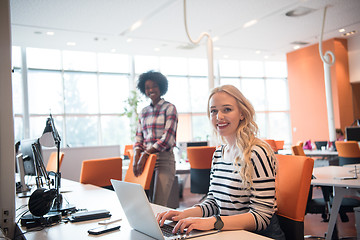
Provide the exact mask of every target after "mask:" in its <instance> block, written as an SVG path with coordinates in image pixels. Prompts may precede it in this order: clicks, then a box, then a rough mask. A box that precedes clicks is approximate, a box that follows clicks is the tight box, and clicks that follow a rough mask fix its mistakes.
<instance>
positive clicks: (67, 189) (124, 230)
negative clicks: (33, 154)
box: [16, 179, 269, 240]
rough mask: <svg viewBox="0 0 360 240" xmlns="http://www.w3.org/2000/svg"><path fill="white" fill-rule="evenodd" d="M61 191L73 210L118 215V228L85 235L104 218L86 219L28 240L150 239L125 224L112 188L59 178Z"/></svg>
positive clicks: (244, 234)
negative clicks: (103, 210) (74, 207)
mask: <svg viewBox="0 0 360 240" xmlns="http://www.w3.org/2000/svg"><path fill="white" fill-rule="evenodd" d="M61 192H63V193H62V194H63V198H64V201H65V200H67V201H69V203H70V204H74V205H75V206H76V208H77V209H87V210H89V211H91V210H99V209H107V210H109V211H110V212H111V214H112V216H111V218H110V219H111V220H113V219H119V218H122V221H121V222H118V223H119V225H121V229H120V230H117V231H113V232H109V233H105V234H101V235H99V236H95V235H89V234H88V233H87V230H89V229H92V228H96V227H100V225H99V224H98V223H99V222H100V221H103V220H104V219H97V220H90V221H84V222H77V223H71V222H68V223H63V222H62V223H59V224H57V225H54V226H52V227H48V228H45V229H43V230H41V231H34V232H28V233H25V234H24V236H25V237H26V239H30V240H33V239H34V240H45V239H51V240H57V239H61V240H63V239H76V240H81V239H95V238H98V237H101V239H104V240H106V239H109V240H110V239H111V240H113V239H131V240H135V239H136V240H140V239H141V240H142V239H144V240H146V239H153V238H151V237H149V236H147V235H144V234H142V233H140V232H138V231H136V230H134V229H132V228H131V227H130V225H129V223H128V222H127V220H126V217H125V215H124V212H123V210H122V208H121V205H120V203H119V201H118V198H117V196H116V194H115V192H114V191H111V190H107V189H104V188H100V187H96V186H93V185H90V184H81V183H78V182H75V181H71V180H66V179H62V186H61ZM27 201H28V198H16V209H18V208H19V207H20V206H22V205H25V204H27ZM152 207H153V210H154V213H155V214H156V213H157V212H161V211H164V210H166V209H167V208H165V207H162V206H159V205H155V204H152ZM21 211H22V210H21V209H20V210H18V211H17V212H16V215H17V217H19V214H20V213H21ZM21 230H22V231H23V232H26V228H23V227H21ZM196 239H199V240H206V239H209V240H217V239H225V240H226V239H229V240H230V239H244V240H245V239H246V240H247V239H254V240H266V239H269V238H266V237H263V236H260V235H257V234H254V233H251V232H248V231H244V230H238V231H222V232H219V233H217V234H212V235H208V236H202V237H198V238H196Z"/></svg>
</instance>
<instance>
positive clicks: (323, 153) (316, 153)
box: [278, 149, 338, 158]
mask: <svg viewBox="0 0 360 240" xmlns="http://www.w3.org/2000/svg"><path fill="white" fill-rule="evenodd" d="M278 153H279V154H283V155H292V151H291V150H290V149H284V150H279V151H278ZM304 153H305V155H306V156H308V157H323V158H329V157H337V156H338V152H337V151H330V150H316V149H315V150H307V149H304Z"/></svg>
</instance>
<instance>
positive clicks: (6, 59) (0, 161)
mask: <svg viewBox="0 0 360 240" xmlns="http://www.w3.org/2000/svg"><path fill="white" fill-rule="evenodd" d="M14 152H15V150H14V118H13V111H12V87H11V34H10V1H9V0H4V1H0V210H1V212H0V226H1V228H2V229H3V230H4V229H7V230H8V234H6V235H7V237H9V238H11V239H12V238H13V234H14V229H15V153H14ZM4 220H6V221H4Z"/></svg>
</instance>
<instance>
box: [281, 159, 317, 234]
mask: <svg viewBox="0 0 360 240" xmlns="http://www.w3.org/2000/svg"><path fill="white" fill-rule="evenodd" d="M276 158H277V160H278V171H277V175H276V180H275V182H276V199H277V206H278V211H277V216H278V218H279V222H280V227H281V229H282V230H283V231H284V233H285V236H286V239H292V240H298V239H301V240H303V239H304V218H305V209H306V205H307V202H308V194H309V190H310V183H311V176H312V171H313V167H314V160H313V159H312V158H309V157H304V156H292V155H278V154H276Z"/></svg>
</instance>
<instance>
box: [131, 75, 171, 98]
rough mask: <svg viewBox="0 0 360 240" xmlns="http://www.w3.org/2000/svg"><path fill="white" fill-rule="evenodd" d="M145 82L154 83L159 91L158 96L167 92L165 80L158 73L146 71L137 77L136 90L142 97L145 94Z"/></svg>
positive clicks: (166, 81)
mask: <svg viewBox="0 0 360 240" xmlns="http://www.w3.org/2000/svg"><path fill="white" fill-rule="evenodd" d="M147 80H151V81H153V82H156V83H157V85H158V86H159V89H160V96H163V95H164V94H165V93H166V92H167V90H168V80H167V78H166V77H165V76H164V75H163V74H162V73H160V72H154V71H148V72H145V73H143V74H141V75H140V76H139V80H138V84H137V88H138V89H139V90H140V92H141V93H142V94H144V95H146V94H145V82H146V81H147Z"/></svg>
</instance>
